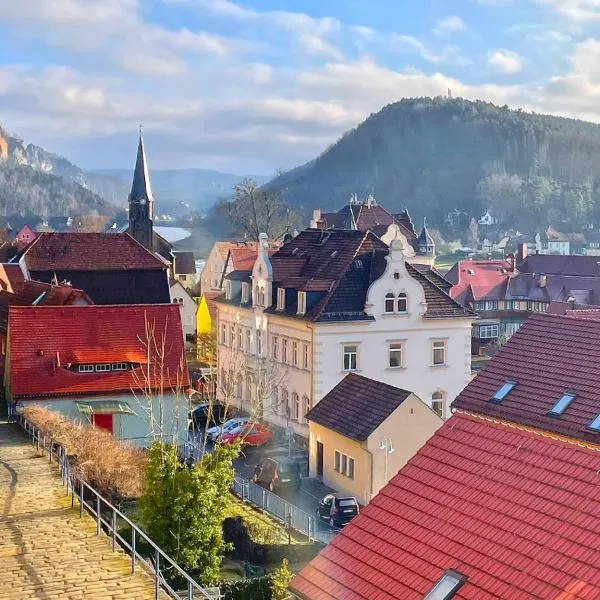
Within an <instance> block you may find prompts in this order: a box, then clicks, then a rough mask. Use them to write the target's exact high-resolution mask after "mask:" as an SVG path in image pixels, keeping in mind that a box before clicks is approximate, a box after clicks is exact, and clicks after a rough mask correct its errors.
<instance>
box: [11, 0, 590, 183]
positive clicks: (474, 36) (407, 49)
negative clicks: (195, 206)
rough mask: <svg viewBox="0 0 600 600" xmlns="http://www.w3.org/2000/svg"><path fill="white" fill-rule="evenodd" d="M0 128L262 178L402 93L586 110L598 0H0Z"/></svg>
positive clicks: (103, 161)
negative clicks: (143, 148) (142, 148)
mask: <svg viewBox="0 0 600 600" xmlns="http://www.w3.org/2000/svg"><path fill="white" fill-rule="evenodd" d="M0 35H1V37H2V40H3V43H2V45H1V47H0V107H1V108H2V111H1V113H0V117H1V122H2V124H3V125H4V126H5V127H6V128H7V129H8V130H9V131H11V132H15V133H17V134H18V135H20V136H21V137H22V138H24V139H25V140H26V141H27V142H33V143H36V144H39V145H41V146H43V147H45V148H46V149H48V150H53V151H56V152H58V153H60V154H63V155H65V156H67V158H69V159H70V160H72V161H73V162H75V163H76V164H79V165H81V166H83V167H85V168H111V167H127V168H130V167H131V166H132V163H133V160H134V156H135V148H136V132H137V128H138V124H139V123H140V122H143V123H144V128H145V137H146V145H147V150H148V154H149V159H150V167H151V168H152V167H154V168H184V167H204V168H214V169H219V170H224V171H231V172H236V173H260V174H270V173H273V172H274V171H275V170H277V169H282V168H283V169H288V168H291V167H293V166H295V165H297V164H300V163H302V162H304V161H306V160H309V159H311V158H313V157H314V156H315V155H317V154H318V153H319V152H321V151H322V150H323V149H325V148H326V147H327V146H328V145H330V144H331V143H333V142H335V140H337V139H338V138H339V137H340V135H342V133H343V132H344V131H347V130H348V129H350V128H352V127H355V126H356V125H357V124H358V123H360V122H361V121H362V120H363V119H364V118H366V117H367V116H368V115H369V114H370V113H372V112H376V111H378V110H379V109H380V108H382V106H384V105H385V104H388V103H390V102H394V101H396V100H400V99H401V98H402V97H409V96H423V95H427V96H432V95H433V96H435V95H441V94H445V93H446V92H447V90H448V89H449V88H450V89H451V90H452V93H453V95H454V96H463V97H466V98H472V99H475V98H482V99H485V100H490V101H493V102H496V103H499V104H508V105H509V106H514V107H521V108H524V109H526V110H535V111H539V112H548V113H553V114H560V115H566V116H574V117H580V118H583V119H589V120H593V121H600V0H320V1H316V0H287V1H285V2H284V1H282V0H280V1H276V0H255V1H254V2H234V1H232V0H43V2H41V1H40V0H15V1H14V2H13V1H8V0H5V1H2V0H0Z"/></svg>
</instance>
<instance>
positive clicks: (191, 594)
mask: <svg viewBox="0 0 600 600" xmlns="http://www.w3.org/2000/svg"><path fill="white" fill-rule="evenodd" d="M188 600H194V590H193V589H192V582H191V581H188Z"/></svg>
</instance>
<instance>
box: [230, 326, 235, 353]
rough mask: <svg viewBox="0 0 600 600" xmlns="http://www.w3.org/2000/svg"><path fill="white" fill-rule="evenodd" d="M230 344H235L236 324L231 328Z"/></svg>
mask: <svg viewBox="0 0 600 600" xmlns="http://www.w3.org/2000/svg"><path fill="white" fill-rule="evenodd" d="M229 345H230V346H231V347H232V348H233V347H234V345H235V325H232V326H231V327H230V328H229Z"/></svg>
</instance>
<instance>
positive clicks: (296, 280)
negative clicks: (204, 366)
mask: <svg viewBox="0 0 600 600" xmlns="http://www.w3.org/2000/svg"><path fill="white" fill-rule="evenodd" d="M262 241H263V244H264V245H263V247H262V248H261V250H260V251H259V254H258V258H257V260H256V262H255V264H254V266H253V269H252V271H233V272H231V273H230V274H229V275H227V277H226V291H225V295H223V296H221V297H219V298H217V300H216V301H217V302H218V305H219V309H218V367H219V373H218V376H219V382H220V384H219V388H220V390H225V389H227V390H233V394H234V397H235V401H236V403H237V404H238V406H240V408H242V409H245V410H248V411H250V410H252V409H253V408H254V407H255V406H256V405H259V412H260V413H262V416H263V417H264V418H265V419H266V420H268V421H270V422H271V423H274V424H276V425H280V426H286V427H293V429H294V431H295V432H296V433H297V434H299V435H301V436H302V437H304V438H307V437H308V427H307V425H306V423H305V415H306V413H307V412H308V411H309V409H310V408H311V407H312V406H314V405H315V404H316V403H317V402H319V401H320V400H321V398H323V397H324V396H325V394H327V393H328V392H329V391H330V390H331V389H332V388H333V387H334V386H335V385H336V384H338V383H339V382H340V380H341V379H343V377H345V376H346V375H347V374H348V373H349V372H358V373H359V374H362V375H364V376H366V377H370V378H372V379H376V380H380V381H383V382H385V383H388V384H389V385H393V386H396V387H399V388H402V389H406V390H411V391H412V392H414V393H415V394H416V395H417V396H418V397H419V398H422V399H423V400H424V401H425V402H426V403H427V404H429V405H430V406H431V405H432V404H433V403H436V404H435V406H437V407H438V410H439V411H440V413H441V415H442V416H447V414H448V409H449V405H450V402H451V401H452V400H453V399H454V397H455V396H456V394H457V393H458V392H459V391H460V390H461V389H462V387H463V386H464V385H465V383H466V382H467V381H468V379H469V376H470V370H471V362H470V336H471V333H470V331H471V321H472V319H473V313H472V312H471V311H470V310H468V309H465V308H463V307H462V306H461V305H459V304H458V303H457V302H455V301H454V300H452V298H450V296H449V295H448V293H447V290H448V289H449V287H450V285H449V283H448V282H447V281H445V280H444V278H443V277H441V275H440V274H439V273H437V271H435V269H432V268H431V267H429V266H427V265H413V264H410V263H409V262H407V261H406V256H405V251H406V250H407V246H405V245H404V243H405V242H404V241H403V240H402V237H401V236H399V237H398V238H397V239H396V240H394V241H393V242H392V244H391V247H389V248H388V246H387V245H386V244H385V243H384V242H382V241H381V239H379V238H378V237H377V236H376V235H375V234H373V233H372V232H366V233H365V232H361V231H358V230H345V229H339V230H338V229H332V230H322V229H307V230H305V231H303V232H301V233H300V234H298V236H297V237H296V238H294V239H292V240H291V241H289V242H288V243H286V244H284V245H283V246H282V247H281V248H280V249H279V250H278V251H277V252H276V253H275V254H273V256H271V257H269V254H268V245H267V241H266V239H265V238H263V240H262ZM408 248H410V247H408ZM267 371H268V372H269V373H270V376H269V377H268V381H264V374H265V372H267ZM269 387H270V388H271V389H269V396H270V397H269V399H268V401H267V399H266V398H264V395H265V390H267V389H268V388H269ZM221 393H222V391H221ZM440 395H441V397H442V398H443V403H442V405H441V406H439V404H437V402H438V400H439V398H440Z"/></svg>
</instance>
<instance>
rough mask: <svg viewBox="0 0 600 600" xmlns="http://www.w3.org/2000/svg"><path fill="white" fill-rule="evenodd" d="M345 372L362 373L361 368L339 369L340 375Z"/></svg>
mask: <svg viewBox="0 0 600 600" xmlns="http://www.w3.org/2000/svg"><path fill="white" fill-rule="evenodd" d="M347 373H362V369H342V370H341V371H340V374H341V375H344V374H347Z"/></svg>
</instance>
